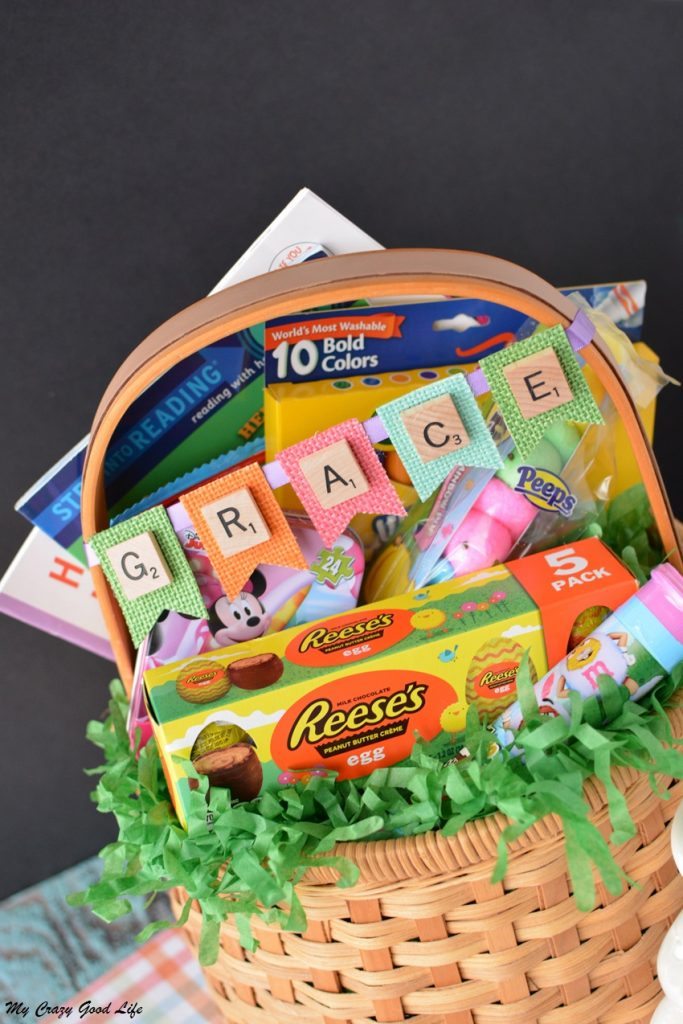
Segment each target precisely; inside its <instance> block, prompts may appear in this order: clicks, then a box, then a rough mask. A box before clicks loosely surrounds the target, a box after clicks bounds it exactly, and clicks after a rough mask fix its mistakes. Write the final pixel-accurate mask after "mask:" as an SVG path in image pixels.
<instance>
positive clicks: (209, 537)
mask: <svg viewBox="0 0 683 1024" xmlns="http://www.w3.org/2000/svg"><path fill="white" fill-rule="evenodd" d="M180 501H181V504H182V505H183V507H184V508H185V510H186V511H187V514H188V515H189V517H190V519H191V521H192V523H193V524H194V528H195V530H196V531H197V533H198V534H199V538H200V540H201V542H202V544H203V545H204V548H205V549H206V553H207V554H208V556H209V559H210V561H211V564H212V566H213V568H214V570H215V572H216V575H217V576H218V579H219V580H220V581H221V584H222V585H223V589H224V591H225V593H226V595H227V597H228V598H229V600H231V601H233V600H234V599H235V598H236V597H237V595H238V594H239V592H240V591H241V589H242V587H243V586H244V584H245V583H246V581H247V580H248V579H249V577H250V576H251V574H252V572H253V571H254V569H255V568H256V566H257V565H259V564H260V563H261V562H265V563H267V564H268V565H284V566H289V567H291V568H292V569H306V568H307V564H306V560H305V558H304V556H303V555H302V553H301V551H300V549H299V546H298V544H297V542H296V539H295V537H294V534H293V533H292V531H291V529H290V526H289V523H288V522H287V520H286V518H285V516H284V513H283V512H282V509H281V508H280V506H279V505H278V502H277V498H276V497H275V495H274V494H273V492H272V490H271V487H270V484H269V483H268V481H267V480H266V478H265V476H264V475H263V470H262V469H261V467H260V466H258V465H257V464H255V463H254V464H252V465H250V466H244V467H243V468H242V469H236V470H234V471H233V472H231V473H228V474H227V475H226V476H223V477H220V478H219V479H217V480H213V481H211V483H208V484H205V485H204V486H203V487H197V488H196V489H195V490H193V491H190V492H188V493H187V494H183V495H181V498H180Z"/></svg>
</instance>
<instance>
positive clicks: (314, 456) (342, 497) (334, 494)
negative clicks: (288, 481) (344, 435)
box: [299, 439, 370, 508]
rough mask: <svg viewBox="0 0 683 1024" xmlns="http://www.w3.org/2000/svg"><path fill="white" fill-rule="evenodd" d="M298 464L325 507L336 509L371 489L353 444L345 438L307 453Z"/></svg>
mask: <svg viewBox="0 0 683 1024" xmlns="http://www.w3.org/2000/svg"><path fill="white" fill-rule="evenodd" d="M299 467H300V469H301V472H302V473H303V475H304V476H305V477H306V480H307V482H308V485H309V487H310V488H311V490H312V491H313V493H314V494H315V496H316V498H317V500H318V502H319V503H320V505H321V506H322V508H335V507H336V506H337V505H341V503H342V502H343V501H348V500H349V499H350V498H355V497H357V496H358V495H359V494H365V493H366V492H367V491H369V490H370V484H369V483H368V481H367V478H366V476H365V474H364V473H363V470H362V469H361V468H360V466H359V464H358V460H357V459H356V456H355V455H354V454H353V450H352V448H351V445H350V444H349V442H348V441H345V440H343V439H342V440H341V441H335V442H334V444H330V445H328V446H327V447H326V448H321V449H320V450H319V451H317V452H312V453H311V454H310V455H305V456H304V457H303V459H301V460H300V462H299Z"/></svg>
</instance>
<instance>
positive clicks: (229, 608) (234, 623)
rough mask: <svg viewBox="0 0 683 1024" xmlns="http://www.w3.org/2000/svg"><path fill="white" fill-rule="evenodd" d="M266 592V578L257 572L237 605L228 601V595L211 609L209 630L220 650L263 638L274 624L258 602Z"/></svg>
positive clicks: (240, 595)
mask: <svg viewBox="0 0 683 1024" xmlns="http://www.w3.org/2000/svg"><path fill="white" fill-rule="evenodd" d="M265 589H266V578H265V576H264V575H263V573H262V572H261V570H260V569H255V570H254V572H253V573H252V574H251V577H250V578H249V580H248V582H247V583H246V586H245V589H244V590H243V591H242V592H241V593H240V594H239V595H238V596H237V597H236V598H235V600H234V601H228V599H227V597H225V595H222V596H221V597H219V598H218V600H217V601H214V603H213V604H212V605H211V607H210V608H209V630H210V631H211V635H212V636H213V638H214V640H215V641H216V643H217V644H218V646H219V647H227V646H228V645H229V644H237V643H241V642H242V641H244V640H255V639H256V638H257V637H259V636H263V634H264V633H265V632H266V630H267V629H268V627H269V626H270V622H271V616H270V615H269V614H268V612H267V611H266V609H265V608H264V607H263V605H262V603H261V601H260V600H259V598H260V597H261V595H262V594H263V593H264V592H265Z"/></svg>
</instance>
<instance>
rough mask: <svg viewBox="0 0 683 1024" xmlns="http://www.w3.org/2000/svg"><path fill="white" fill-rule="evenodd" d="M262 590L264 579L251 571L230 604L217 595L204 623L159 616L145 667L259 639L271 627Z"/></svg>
mask: <svg viewBox="0 0 683 1024" xmlns="http://www.w3.org/2000/svg"><path fill="white" fill-rule="evenodd" d="M265 590H266V578H265V576H264V575H263V573H262V572H261V570H260V569H255V570H254V572H253V573H252V575H251V578H250V579H249V580H248V581H247V583H246V584H245V588H244V590H243V591H242V592H241V594H239V595H238V596H237V597H236V598H235V600H234V601H228V599H227V597H225V595H224V594H220V596H219V597H218V598H217V599H216V600H215V601H214V603H213V604H212V605H211V606H210V607H209V609H208V616H209V617H208V620H207V619H195V618H193V617H192V616H190V615H184V614H183V613H182V612H162V613H161V615H160V616H159V619H158V621H157V623H156V625H155V626H154V629H153V630H152V632H151V634H150V638H149V643H148V647H147V655H146V656H147V667H148V668H150V667H152V668H155V667H157V666H158V665H166V664H167V663H168V662H169V661H174V660H176V659H179V658H188V657H191V656H192V655H193V654H197V653H198V652H200V651H207V650H213V649H215V648H217V647H227V646H228V645H229V644H236V643H240V641H242V640H255V639H256V637H259V636H263V634H264V633H265V632H266V630H267V629H268V627H269V626H270V623H271V615H270V614H269V613H268V612H267V611H266V609H265V608H264V606H263V604H262V603H261V601H260V600H259V599H260V597H261V595H262V594H263V593H265Z"/></svg>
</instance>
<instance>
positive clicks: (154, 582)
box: [107, 531, 173, 601]
mask: <svg viewBox="0 0 683 1024" xmlns="http://www.w3.org/2000/svg"><path fill="white" fill-rule="evenodd" d="M107 558H108V559H109V562H110V563H111V567H112V569H113V570H114V572H115V573H116V578H117V580H118V581H119V583H120V584H121V589H122V590H123V593H124V595H125V596H126V597H127V598H128V600H129V601H134V600H135V598H136V597H142V596H143V595H144V594H151V593H152V591H154V590H160V589H161V588H162V587H167V586H168V585H169V583H172V582H173V576H172V575H171V571H170V569H169V568H168V565H167V564H166V559H165V558H164V556H163V554H162V552H161V548H160V547H159V545H158V543H157V541H156V538H155V536H154V534H153V533H150V532H149V531H146V532H145V533H139V534H138V535H137V536H136V537H131V539H130V540H125V541H122V542H121V543H120V544H113V545H112V547H110V548H107Z"/></svg>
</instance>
